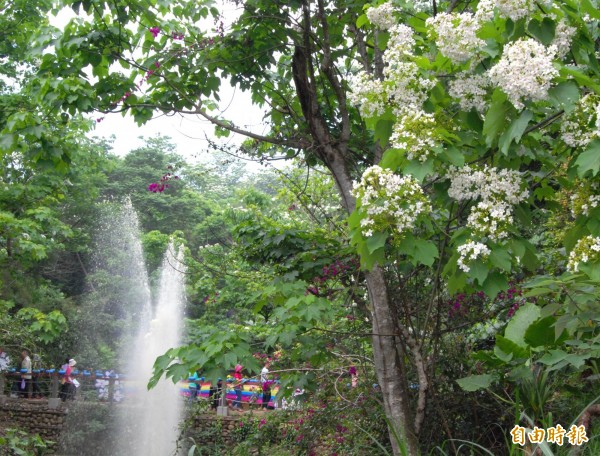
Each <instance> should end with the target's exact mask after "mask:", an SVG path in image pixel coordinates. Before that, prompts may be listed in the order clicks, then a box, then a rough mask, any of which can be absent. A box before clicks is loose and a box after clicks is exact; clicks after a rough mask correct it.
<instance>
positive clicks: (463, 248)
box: [457, 240, 492, 272]
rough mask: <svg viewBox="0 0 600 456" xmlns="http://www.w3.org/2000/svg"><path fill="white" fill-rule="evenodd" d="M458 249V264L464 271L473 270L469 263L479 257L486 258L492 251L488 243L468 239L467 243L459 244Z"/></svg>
mask: <svg viewBox="0 0 600 456" xmlns="http://www.w3.org/2000/svg"><path fill="white" fill-rule="evenodd" d="M457 251H458V253H459V257H458V260H457V264H458V267H459V268H460V269H462V270H463V271H464V272H469V271H470V270H471V268H470V267H469V266H468V263H471V262H473V261H475V260H477V259H478V258H479V259H482V260H485V259H486V258H487V257H488V256H489V255H490V253H492V252H491V250H490V249H489V248H488V247H487V245H485V244H482V243H481V242H475V241H472V240H468V241H467V242H466V244H463V245H459V246H458V249H457Z"/></svg>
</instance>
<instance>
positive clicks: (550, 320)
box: [524, 316, 556, 347]
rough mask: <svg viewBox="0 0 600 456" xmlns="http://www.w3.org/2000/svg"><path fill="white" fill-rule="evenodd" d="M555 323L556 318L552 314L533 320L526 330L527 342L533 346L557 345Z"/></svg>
mask: <svg viewBox="0 0 600 456" xmlns="http://www.w3.org/2000/svg"><path fill="white" fill-rule="evenodd" d="M555 323H556V318H554V317H552V316H550V317H546V318H542V319H540V320H538V321H535V322H533V323H532V324H531V325H529V328H527V330H526V331H525V337H524V339H525V342H526V343H527V344H529V345H531V346H532V347H542V346H544V347H549V346H552V345H555V342H556V338H555V337H554V325H555Z"/></svg>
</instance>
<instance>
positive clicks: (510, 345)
mask: <svg viewBox="0 0 600 456" xmlns="http://www.w3.org/2000/svg"><path fill="white" fill-rule="evenodd" d="M496 347H498V348H499V349H500V350H502V351H503V352H504V353H506V354H511V355H513V357H514V358H528V357H529V350H527V348H525V347H522V346H520V345H518V344H516V343H515V342H513V341H512V340H510V339H507V338H506V337H502V336H501V335H500V334H496Z"/></svg>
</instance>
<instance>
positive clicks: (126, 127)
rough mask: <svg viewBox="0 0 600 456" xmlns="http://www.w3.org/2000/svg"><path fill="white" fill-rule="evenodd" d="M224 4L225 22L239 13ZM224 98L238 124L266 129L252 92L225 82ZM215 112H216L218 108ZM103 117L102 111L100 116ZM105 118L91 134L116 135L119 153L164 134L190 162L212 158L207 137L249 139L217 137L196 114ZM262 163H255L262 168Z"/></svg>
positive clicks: (61, 18)
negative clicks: (142, 120) (138, 121)
mask: <svg viewBox="0 0 600 456" xmlns="http://www.w3.org/2000/svg"><path fill="white" fill-rule="evenodd" d="M226 5H227V6H225V4H222V5H221V6H220V11H221V12H222V14H223V15H224V17H225V22H226V23H227V22H229V23H231V21H233V20H234V19H235V17H236V16H237V12H236V10H235V6H234V5H232V3H228V4H226ZM74 16H75V13H74V12H73V10H71V9H70V8H65V9H64V10H62V11H61V12H60V13H59V14H58V15H57V16H56V17H54V18H51V23H52V25H54V26H56V27H62V26H64V25H65V24H66V23H67V22H68V21H69V20H70V19H71V18H73V17H74ZM206 26H207V27H208V28H212V27H213V25H212V22H211V21H208V22H207V25H206ZM219 96H220V100H221V102H220V103H219V110H220V111H221V115H222V116H223V117H225V118H226V119H228V120H230V121H232V122H233V123H234V124H235V125H236V126H238V127H241V128H244V129H247V130H251V131H253V132H254V133H259V134H263V133H266V131H265V125H264V123H263V122H262V119H263V116H264V113H263V111H262V110H261V109H260V108H259V107H257V106H254V105H253V104H252V102H251V99H250V95H249V94H248V93H243V92H241V91H239V90H236V89H234V88H232V87H231V86H230V85H229V83H228V82H226V81H223V82H222V88H221V91H220V93H219ZM211 114H213V115H214V114H215V113H214V112H213V113H211ZM96 117H100V115H98V116H96ZM103 117H104V118H103V120H102V121H101V122H97V123H96V124H95V129H94V131H93V132H92V133H91V136H98V137H104V138H110V137H111V136H114V138H115V140H114V143H113V146H114V150H113V152H114V153H115V154H117V155H120V156H123V155H126V154H127V153H128V152H129V151H130V150H133V149H135V148H137V147H140V146H142V145H143V143H144V141H143V139H141V138H142V137H146V138H148V137H152V136H156V135H158V134H160V135H161V136H169V137H170V138H171V139H172V140H173V143H174V144H175V145H176V147H177V152H178V153H179V154H180V155H181V156H182V157H184V158H185V159H186V161H188V162H190V163H194V162H198V161H202V162H205V161H210V151H209V150H208V141H207V139H206V138H207V137H208V138H210V139H211V140H213V141H215V142H217V143H219V144H225V145H237V144H241V142H242V141H243V140H244V139H245V138H244V137H243V136H241V135H238V134H233V133H232V134H231V135H230V137H229V138H216V137H215V136H214V127H213V126H212V124H211V123H210V122H208V121H207V120H205V119H203V118H201V117H199V116H192V115H186V116H183V115H180V114H174V115H170V116H166V115H162V114H160V113H157V114H155V117H154V118H153V119H152V120H150V121H148V122H147V123H146V124H144V125H142V126H138V125H137V124H136V123H135V122H134V121H133V117H131V116H129V115H126V116H123V115H122V114H120V113H118V114H106V115H103ZM258 167H259V165H251V168H258Z"/></svg>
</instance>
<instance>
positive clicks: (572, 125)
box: [560, 93, 600, 147]
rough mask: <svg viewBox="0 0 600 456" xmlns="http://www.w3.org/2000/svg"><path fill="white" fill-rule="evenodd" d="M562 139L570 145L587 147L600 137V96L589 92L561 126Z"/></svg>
mask: <svg viewBox="0 0 600 456" xmlns="http://www.w3.org/2000/svg"><path fill="white" fill-rule="evenodd" d="M560 134H561V139H562V140H563V141H564V143H565V144H566V145H567V146H570V147H585V146H587V145H588V144H589V143H590V142H592V140H594V139H596V138H599V137H600V97H599V96H598V95H596V94H591V93H590V94H587V95H586V96H584V97H583V98H581V99H580V100H579V102H578V103H577V107H576V108H575V109H574V110H573V111H571V112H570V113H569V114H567V116H566V117H565V119H564V120H563V121H562V123H561V126H560Z"/></svg>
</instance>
